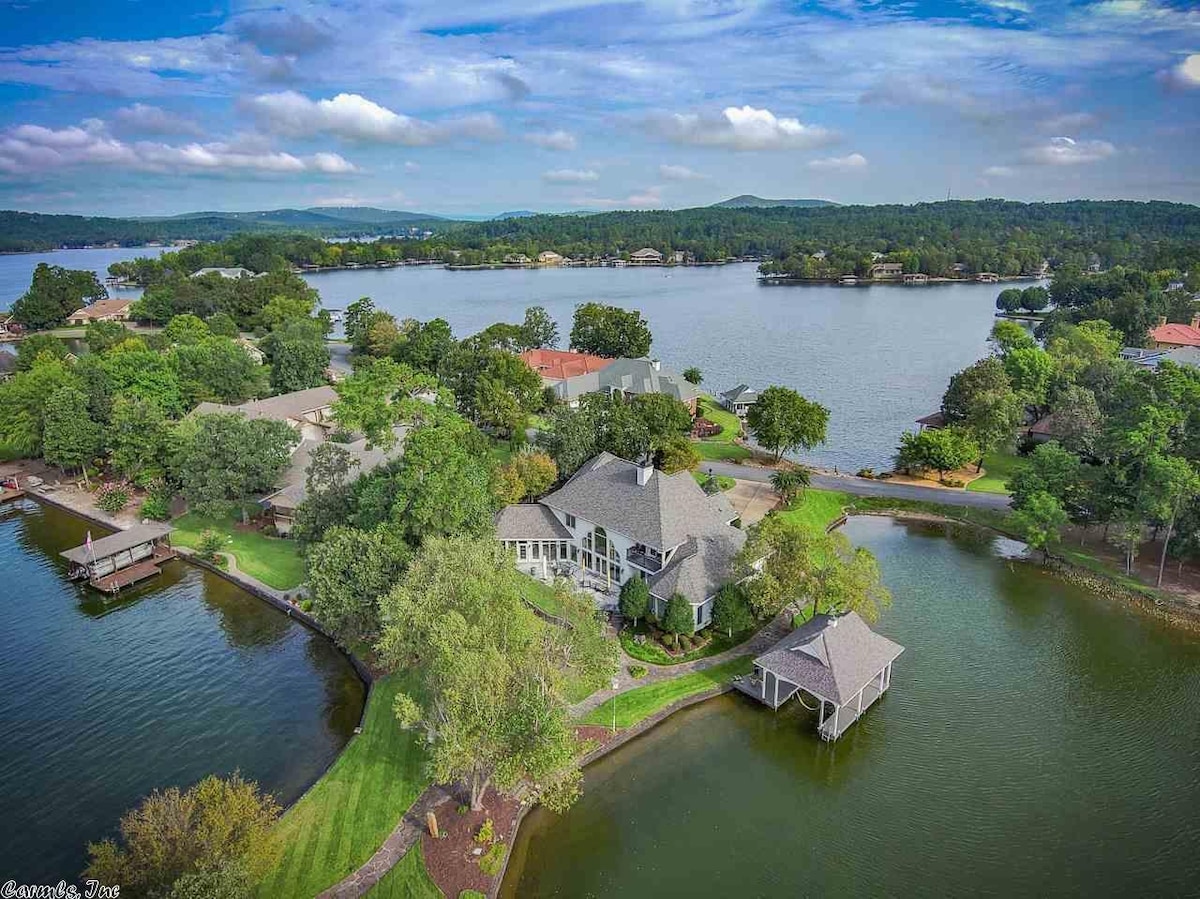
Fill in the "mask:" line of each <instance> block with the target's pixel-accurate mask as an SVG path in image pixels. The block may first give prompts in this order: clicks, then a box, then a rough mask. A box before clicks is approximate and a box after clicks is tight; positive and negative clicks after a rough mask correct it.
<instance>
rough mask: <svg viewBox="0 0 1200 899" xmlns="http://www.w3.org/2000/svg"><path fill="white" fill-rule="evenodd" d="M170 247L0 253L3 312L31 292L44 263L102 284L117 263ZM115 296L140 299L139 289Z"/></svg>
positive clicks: (0, 297)
mask: <svg viewBox="0 0 1200 899" xmlns="http://www.w3.org/2000/svg"><path fill="white" fill-rule="evenodd" d="M168 249H170V248H169V247H119V248H117V249H108V248H100V247H97V248H95V249H89V250H50V251H48V252H45V253H6V254H0V309H7V308H9V307H10V306H11V305H12V303H13V300H15V299H17V298H18V297H19V296H21V294H23V293H24V292H25V291H27V290H28V289H29V282H30V281H31V280H33V270H34V269H35V268H37V267H38V265H40V264H41V263H43V262H44V263H46V264H47V265H61V266H62V267H63V268H71V269H76V270H79V271H93V272H95V273H96V277H98V278H99V279H100V280H101V281H103V280H104V279H105V278H107V277H108V267H109V265H111V264H112V263H114V262H123V261H125V260H128V259H136V258H137V257H139V256H151V257H156V256H161V255H162V253H163V252H164V251H166V250H168ZM109 292H110V293H111V294H112V296H115V297H117V296H119V297H125V296H134V297H136V296H139V295H140V293H141V291H137V290H132V291H131V290H113V291H109Z"/></svg>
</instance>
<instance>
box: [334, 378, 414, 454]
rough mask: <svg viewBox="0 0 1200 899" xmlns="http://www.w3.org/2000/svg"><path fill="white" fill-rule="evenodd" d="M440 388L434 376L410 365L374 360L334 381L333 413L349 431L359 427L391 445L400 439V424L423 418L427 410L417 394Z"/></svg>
mask: <svg viewBox="0 0 1200 899" xmlns="http://www.w3.org/2000/svg"><path fill="white" fill-rule="evenodd" d="M436 389H437V381H436V380H435V379H434V378H432V377H430V376H429V375H426V374H421V373H419V372H416V371H414V370H413V369H412V368H410V367H409V366H407V365H403V364H401V363H398V362H395V361H393V360H391V359H375V360H370V361H367V362H364V363H362V364H361V365H359V366H358V367H357V368H356V369H355V371H354V374H353V375H351V376H350V377H349V378H343V379H342V380H341V381H338V382H337V383H336V384H335V385H334V390H336V391H337V395H338V398H337V400H336V401H335V402H334V404H333V416H334V418H335V419H337V422H338V424H340V425H341V426H342V427H343V428H345V429H346V430H347V431H357V432H359V433H361V434H363V435H365V436H366V438H367V440H369V441H370V442H371V443H372V444H374V445H375V446H381V447H383V448H385V449H390V448H391V447H392V446H394V445H395V443H396V435H395V432H394V428H395V427H396V425H398V424H400V423H401V422H405V421H409V420H412V419H414V418H416V419H419V418H421V417H422V415H423V414H424V412H425V411H426V409H427V407H426V406H425V404H424V403H422V402H421V401H420V400H418V399H417V398H416V397H417V395H418V394H420V393H422V392H423V391H433V390H436Z"/></svg>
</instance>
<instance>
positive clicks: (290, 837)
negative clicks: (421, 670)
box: [257, 672, 438, 899]
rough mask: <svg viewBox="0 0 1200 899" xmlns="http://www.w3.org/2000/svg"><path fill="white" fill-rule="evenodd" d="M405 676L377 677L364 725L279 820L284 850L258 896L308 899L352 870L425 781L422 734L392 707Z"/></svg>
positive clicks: (379, 842) (375, 846) (381, 838)
mask: <svg viewBox="0 0 1200 899" xmlns="http://www.w3.org/2000/svg"><path fill="white" fill-rule="evenodd" d="M409 681H410V677H409V675H408V674H407V673H404V672H401V673H398V674H392V675H389V676H387V677H384V678H381V679H380V680H378V681H376V682H375V686H374V688H373V689H372V690H371V698H370V701H369V703H368V705H367V714H366V720H365V721H364V723H363V732H362V733H361V734H359V735H358V736H356V737H354V738H353V739H352V740H351V741H350V743H349V745H347V747H346V748H345V750H343V752H342V754H341V755H340V756H338V758H337V761H335V762H334V763H333V766H332V767H331V768H330V769H329V770H328V771H327V772H326V773H325V776H324V777H322V778H321V779H320V780H319V781H318V782H317V783H316V785H314V786H313V788H312V789H311V790H309V791H308V793H306V794H305V795H304V796H303V797H302V798H301V799H300V801H299V802H297V803H296V804H295V805H294V806H292V807H291V808H290V809H288V811H287V812H286V814H284V816H283V818H282V819H281V820H280V822H279V824H278V825H277V830H278V833H279V838H280V842H281V844H282V845H283V846H284V850H283V853H282V854H281V856H280V859H279V862H278V864H277V866H276V867H275V869H274V870H273V871H272V872H271V873H270V874H268V875H267V876H266V877H265V878H264V879H263V881H262V883H260V884H259V886H258V890H257V895H258V896H259V897H261V899H311V897H313V896H315V895H316V894H317V893H319V892H321V891H322V890H324V889H326V888H327V887H330V886H332V885H333V884H335V883H337V882H338V881H339V880H341V879H342V878H343V877H345V876H346V875H348V874H350V873H352V872H354V871H355V870H357V869H358V868H359V867H360V866H361V865H362V864H363V863H364V862H366V861H367V859H369V858H370V857H371V856H372V855H373V854H374V853H375V850H377V849H378V848H379V847H380V846H381V845H382V844H383V841H384V840H385V839H387V836H388V834H390V833H391V832H392V829H393V828H394V827H395V826H396V824H397V823H398V822H399V821H400V818H401V817H402V816H403V815H404V812H405V811H406V810H407V809H408V807H409V806H410V805H412V804H413V802H414V800H416V798H417V797H418V796H419V795H420V794H421V791H422V790H424V789H425V787H426V786H427V785H428V783H429V781H428V779H427V778H426V776H425V770H424V765H425V752H424V748H423V744H422V742H421V740H420V737H419V735H418V734H417V733H416V732H415V731H406V730H403V729H401V727H400V725H399V724H398V723H397V722H396V719H395V715H394V713H393V711H392V704H393V702H394V700H395V697H396V694H397V693H398V692H400V691H401V690H405V689H408V688H409V687H410V683H409ZM281 751H286V750H285V749H281ZM421 873H424V869H423V868H422V871H421ZM385 895H387V894H385ZM395 895H409V894H405V893H397V894H395ZM412 895H425V894H421V893H413V894H412ZM431 895H438V894H437V893H434V894H431Z"/></svg>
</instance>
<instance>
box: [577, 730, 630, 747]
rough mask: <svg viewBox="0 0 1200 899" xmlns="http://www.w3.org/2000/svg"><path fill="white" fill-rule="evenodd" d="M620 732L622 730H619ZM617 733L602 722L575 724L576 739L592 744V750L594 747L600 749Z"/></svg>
mask: <svg viewBox="0 0 1200 899" xmlns="http://www.w3.org/2000/svg"><path fill="white" fill-rule="evenodd" d="M617 733H620V731H617ZM615 736H617V734H615V733H613V729H612V728H611V727H606V726H604V725H602V724H579V725H576V726H575V739H577V740H578V741H579V742H580V743H588V744H591V745H590V746H589V747H588V751H589V752H590V751H591V750H593V749H599V748H600V747H601V746H603V745H605V744H606V743H607V742H608V741H609V740H611V739H612V738H613V737H615Z"/></svg>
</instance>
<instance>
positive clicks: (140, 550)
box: [60, 524, 176, 594]
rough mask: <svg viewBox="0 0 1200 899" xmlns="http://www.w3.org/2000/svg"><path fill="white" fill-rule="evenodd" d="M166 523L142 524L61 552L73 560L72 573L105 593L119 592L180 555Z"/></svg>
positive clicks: (157, 570)
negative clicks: (175, 548) (173, 543)
mask: <svg viewBox="0 0 1200 899" xmlns="http://www.w3.org/2000/svg"><path fill="white" fill-rule="evenodd" d="M173 530H174V528H172V527H171V526H170V525H166V524H139V525H135V526H134V527H131V528H129V530H126V531H118V532H117V533H115V534H110V535H109V536H107V537H101V538H100V539H99V540H95V541H93V540H92V539H91V533H90V532H89V534H88V541H87V542H86V543H84V544H83V545H82V546H76V547H75V548H73V549H68V550H66V551H65V552H63V553H60V555H62V556H63V558H65V559H67V560H68V561H69V562H71V569H70V572H69V573H70V577H71V578H72V579H73V580H85V579H86V580H87V582H88V585H89V586H91V587H93V588H95V589H96V590H99V591H101V592H103V593H108V594H116V593H119V592H120V591H121V590H122V589H124V588H125V587H128V586H131V585H133V584H136V583H138V582H139V581H143V580H145V579H146V578H148V577H153V576H154V575H156V574H161V573H162V565H163V563H164V562H167V561H169V560H171V559H173V558H175V556H176V552H175V550H174V549H172V548H171V540H170V534H171V531H173Z"/></svg>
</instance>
